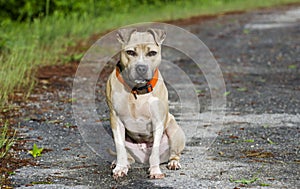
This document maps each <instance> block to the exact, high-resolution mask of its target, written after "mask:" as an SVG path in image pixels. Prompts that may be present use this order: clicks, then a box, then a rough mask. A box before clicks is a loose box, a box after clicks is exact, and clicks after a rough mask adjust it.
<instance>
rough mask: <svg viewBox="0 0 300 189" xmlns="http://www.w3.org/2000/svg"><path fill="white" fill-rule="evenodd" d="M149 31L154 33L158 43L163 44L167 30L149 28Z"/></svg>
mask: <svg viewBox="0 0 300 189" xmlns="http://www.w3.org/2000/svg"><path fill="white" fill-rule="evenodd" d="M147 32H149V33H150V34H152V35H153V37H154V40H155V42H156V44H157V45H161V44H162V43H163V41H164V40H165V39H166V32H165V31H164V30H161V29H152V28H150V29H148V30H147Z"/></svg>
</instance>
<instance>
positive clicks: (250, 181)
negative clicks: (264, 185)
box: [229, 177, 259, 184]
mask: <svg viewBox="0 0 300 189" xmlns="http://www.w3.org/2000/svg"><path fill="white" fill-rule="evenodd" d="M257 180H259V178H257V177H253V178H251V179H245V178H242V179H240V180H234V179H233V178H232V177H231V178H230V179H229V181H230V182H234V183H239V184H252V183H254V182H256V181H257Z"/></svg>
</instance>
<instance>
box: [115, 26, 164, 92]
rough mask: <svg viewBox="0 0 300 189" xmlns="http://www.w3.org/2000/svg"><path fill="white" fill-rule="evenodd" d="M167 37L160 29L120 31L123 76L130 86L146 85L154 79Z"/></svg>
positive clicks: (118, 37)
mask: <svg viewBox="0 0 300 189" xmlns="http://www.w3.org/2000/svg"><path fill="white" fill-rule="evenodd" d="M165 37H166V33H165V32H164V31H163V30H160V29H149V30H147V31H146V32H137V30H136V29H122V30H119V31H118V33H117V39H118V41H119V42H120V43H121V45H122V50H121V62H120V64H121V67H122V76H123V77H124V79H125V80H126V82H127V83H128V84H129V85H131V86H138V85H144V84H145V83H147V82H148V81H149V80H151V79H152V77H153V74H154V71H155V69H156V68H157V67H158V66H159V64H160V62H161V44H162V42H163V41H164V39H165Z"/></svg>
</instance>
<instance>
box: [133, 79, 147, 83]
mask: <svg viewBox="0 0 300 189" xmlns="http://www.w3.org/2000/svg"><path fill="white" fill-rule="evenodd" d="M134 82H135V83H136V84H146V83H147V82H149V80H147V79H136V80H134Z"/></svg>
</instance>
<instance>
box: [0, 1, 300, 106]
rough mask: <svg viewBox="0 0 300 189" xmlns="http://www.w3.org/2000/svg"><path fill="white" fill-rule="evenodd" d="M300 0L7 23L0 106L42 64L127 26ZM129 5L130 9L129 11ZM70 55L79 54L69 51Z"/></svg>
mask: <svg viewBox="0 0 300 189" xmlns="http://www.w3.org/2000/svg"><path fill="white" fill-rule="evenodd" d="M291 2H300V1H299V0H268V1H261V0H243V1H240V0H214V1H210V0H187V1H176V2H170V3H169V4H164V5H163V6H162V5H159V4H155V5H145V4H143V5H140V6H137V7H128V6H126V11H120V12H108V11H106V13H105V14H102V15H101V16H95V11H91V13H87V12H85V13H83V14H81V13H79V12H77V13H71V14H69V15H67V16H64V15H61V14H58V13H55V12H54V14H52V15H51V16H46V17H44V18H42V19H40V18H37V19H34V20H33V21H31V22H23V23H18V22H11V21H4V22H1V23H0V24H1V26H0V108H1V106H3V105H5V104H7V103H8V99H9V98H8V97H9V95H10V94H12V93H13V91H15V90H18V89H21V88H22V89H23V90H24V89H26V90H25V92H26V93H25V94H24V96H26V95H27V94H28V93H29V92H30V90H31V89H32V87H33V86H34V73H35V70H36V68H37V67H38V66H43V65H46V64H58V63H63V62H64V56H65V53H66V49H67V47H69V46H72V45H74V44H76V42H78V41H79V40H82V39H87V38H88V37H89V36H91V35H92V34H95V33H101V32H104V31H107V30H110V29H114V28H117V27H120V26H123V25H128V24H132V23H137V22H148V21H164V20H172V19H179V18H187V17H191V16H195V15H201V14H215V13H221V12H225V11H233V10H249V9H253V8H257V7H267V6H272V5H280V4H285V3H291ZM125 4H126V3H125V1H124V7H125ZM68 53H69V54H72V53H75V52H68Z"/></svg>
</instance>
